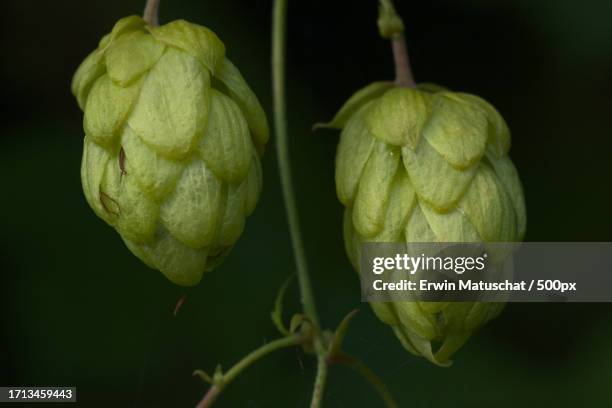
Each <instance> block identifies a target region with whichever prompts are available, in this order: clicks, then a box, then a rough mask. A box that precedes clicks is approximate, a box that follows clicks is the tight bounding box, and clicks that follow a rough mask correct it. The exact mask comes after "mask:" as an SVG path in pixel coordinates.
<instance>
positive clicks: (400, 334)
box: [390, 305, 421, 356]
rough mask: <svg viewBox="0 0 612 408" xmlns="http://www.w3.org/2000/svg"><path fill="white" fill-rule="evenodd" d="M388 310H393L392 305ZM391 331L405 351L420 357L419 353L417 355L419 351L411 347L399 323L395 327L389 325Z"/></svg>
mask: <svg viewBox="0 0 612 408" xmlns="http://www.w3.org/2000/svg"><path fill="white" fill-rule="evenodd" d="M390 308H391V309H395V308H394V306H393V305H391V306H390ZM394 313H395V312H394ZM391 329H393V333H395V336H396V337H397V338H398V340H399V341H400V343H401V345H402V346H403V347H404V348H405V349H406V350H408V351H409V352H410V353H412V354H415V355H417V356H420V355H421V353H419V351H418V350H417V349H416V348H415V347H414V346H413V345H412V343H411V342H410V339H409V338H408V335H406V333H404V328H403V327H402V326H401V325H400V324H399V323H397V324H396V325H391Z"/></svg>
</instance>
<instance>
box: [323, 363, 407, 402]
mask: <svg viewBox="0 0 612 408" xmlns="http://www.w3.org/2000/svg"><path fill="white" fill-rule="evenodd" d="M329 363H330V365H331V364H336V363H339V364H344V365H346V366H347V367H350V368H352V369H353V370H355V371H356V372H358V373H359V374H361V375H362V376H363V377H364V378H365V379H366V380H367V381H368V382H369V383H370V384H371V385H372V386H373V387H374V388H375V389H376V391H377V392H378V395H380V398H381V399H382V400H383V401H384V402H385V406H386V407H387V408H398V407H399V405H397V403H396V402H395V400H394V399H393V396H392V395H391V392H390V391H389V389H388V388H387V386H386V385H385V383H384V382H383V381H382V380H381V379H380V378H379V377H378V376H377V375H376V374H375V373H374V371H372V370H371V369H370V367H368V366H367V365H365V364H364V363H363V362H362V361H361V360H359V359H358V358H356V357H353V356H351V355H350V354H347V353H345V352H339V353H338V354H336V355H335V356H333V358H332V359H331V361H330V362H329Z"/></svg>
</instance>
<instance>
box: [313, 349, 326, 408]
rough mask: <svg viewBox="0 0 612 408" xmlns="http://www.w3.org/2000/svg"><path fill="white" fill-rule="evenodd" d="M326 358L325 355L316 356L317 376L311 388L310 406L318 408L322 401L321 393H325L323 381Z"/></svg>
mask: <svg viewBox="0 0 612 408" xmlns="http://www.w3.org/2000/svg"><path fill="white" fill-rule="evenodd" d="M326 360H327V359H326V357H325V355H319V357H318V358H317V376H316V378H315V383H314V388H313V390H312V399H311V401H310V408H320V407H321V405H322V403H323V394H324V393H325V383H326V381H327V361H326Z"/></svg>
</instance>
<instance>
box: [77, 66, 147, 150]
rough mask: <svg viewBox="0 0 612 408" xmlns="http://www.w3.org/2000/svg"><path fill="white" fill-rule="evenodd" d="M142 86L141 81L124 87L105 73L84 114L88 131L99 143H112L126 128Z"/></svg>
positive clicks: (94, 87) (88, 100)
mask: <svg viewBox="0 0 612 408" xmlns="http://www.w3.org/2000/svg"><path fill="white" fill-rule="evenodd" d="M139 90H140V86H139V83H135V84H133V85H132V86H128V87H127V88H123V87H121V86H119V85H117V84H115V83H114V82H113V81H112V80H111V79H110V78H109V77H108V75H106V74H105V75H102V77H100V78H99V79H98V80H97V81H96V83H95V85H94V86H93V88H92V89H91V92H90V93H89V98H88V99H87V106H86V107H85V115H84V118H83V128H84V129H85V133H86V134H87V135H88V136H89V137H90V138H91V139H92V140H93V141H95V142H96V143H98V144H99V145H102V146H111V145H112V144H113V142H115V141H116V140H117V137H118V136H119V132H120V131H121V129H122V128H123V124H124V122H125V121H126V119H127V116H128V114H129V113H130V110H131V109H132V107H133V105H134V103H135V101H136V99H137V98H138V92H139Z"/></svg>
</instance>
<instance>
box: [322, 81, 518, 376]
mask: <svg viewBox="0 0 612 408" xmlns="http://www.w3.org/2000/svg"><path fill="white" fill-rule="evenodd" d="M328 126H330V127H335V128H341V129H343V130H342V134H341V138H340V144H339V146H338V151H337V156H336V188H337V193H338V198H339V199H340V201H341V202H342V204H344V206H345V207H346V209H345V217H344V237H345V244H346V251H347V253H348V256H349V258H350V260H351V262H352V263H353V265H354V267H355V268H356V269H357V270H358V269H359V251H360V244H361V243H363V242H396V243H397V242H399V243H415V242H513V241H519V240H521V239H522V237H523V235H524V233H525V225H526V215H525V204H524V199H523V192H522V187H521V183H520V180H519V177H518V174H517V172H516V169H515V168H514V165H513V164H512V162H511V161H510V159H509V158H508V150H509V148H510V133H509V130H508V128H507V126H506V124H505V122H504V120H503V119H502V117H501V116H500V114H499V113H498V112H497V111H496V110H495V109H494V108H493V107H492V106H491V105H489V104H488V103H487V102H486V101H484V100H482V99H481V98H479V97H476V96H473V95H468V94H462V93H454V92H449V91H446V90H444V89H442V88H440V87H438V86H435V85H423V86H420V87H419V89H411V88H400V87H396V86H394V84H393V83H389V82H378V83H374V84H372V85H369V86H367V87H366V88H363V89H362V90H360V91H358V92H357V93H356V94H355V95H353V97H351V99H349V101H348V102H347V103H346V104H345V105H344V106H343V108H342V109H341V110H340V112H338V114H337V115H336V117H335V118H334V119H333V120H332V122H331V123H330V124H329V125H328ZM371 305H372V307H373V309H374V311H375V313H376V315H377V316H378V317H379V318H380V319H381V320H382V321H383V322H385V323H387V324H389V325H390V326H391V327H392V328H393V330H394V332H395V333H396V335H397V337H398V338H399V340H400V341H401V343H402V344H403V345H404V347H405V348H406V349H408V350H409V351H410V352H412V353H414V354H416V355H421V356H423V357H425V358H427V359H428V360H430V361H432V362H433V363H435V364H438V365H448V364H450V360H449V358H450V357H451V355H452V354H453V353H454V352H455V351H456V350H457V349H458V348H460V347H461V346H462V345H463V343H464V342H465V341H466V340H467V338H468V337H469V336H470V334H471V333H472V332H473V331H474V330H475V329H477V328H478V327H479V326H481V325H483V324H484V323H486V322H487V321H488V320H490V319H492V318H494V317H495V316H496V315H497V314H499V312H500V311H501V309H502V308H503V304H502V303H467V302H464V303H442V302H440V303H433V302H416V301H415V302H407V301H402V302H400V301H398V302H390V303H372V304H371ZM432 343H440V344H441V346H440V347H439V349H438V350H437V351H433V348H432Z"/></svg>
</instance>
